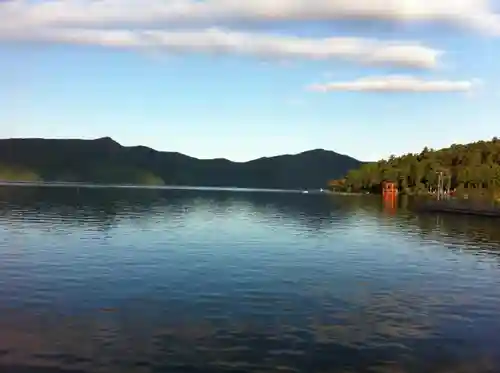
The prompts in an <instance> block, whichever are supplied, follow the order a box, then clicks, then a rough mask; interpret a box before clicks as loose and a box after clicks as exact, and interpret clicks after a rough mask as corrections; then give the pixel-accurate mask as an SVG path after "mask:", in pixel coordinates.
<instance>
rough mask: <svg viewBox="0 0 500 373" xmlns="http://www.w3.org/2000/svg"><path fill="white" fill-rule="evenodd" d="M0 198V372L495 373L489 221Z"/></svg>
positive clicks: (162, 197) (497, 285)
mask: <svg viewBox="0 0 500 373" xmlns="http://www.w3.org/2000/svg"><path fill="white" fill-rule="evenodd" d="M379 202H380V201H379V199H377V198H372V197H370V198H368V197H332V196H324V195H302V194H285V193H283V194H280V193H253V192H238V193H235V192H227V191H226V192H220V191H219V192H217V191H186V190H182V191H175V190H163V191H155V190H114V189H95V190H92V189H83V188H81V189H80V190H77V189H74V188H28V187H26V188H25V187H21V188H20V187H2V188H0V208H1V216H0V372H15V373H18V372H36V373H39V372H47V373H49V372H54V373H55V372H70V371H71V372H120V373H126V372H188V373H198V372H200V373H201V372H233V373H236V372H307V373H313V372H321V373H326V372H346V373H347V372H418V373H422V372H439V373H444V372H450V373H451V372H471V373H472V372H474V373H482V372H500V347H499V346H500V260H499V259H500V256H499V253H500V230H499V229H498V227H499V222H498V220H489V219H479V218H472V217H456V216H444V215H443V216H436V215H421V216H417V215H414V214H411V213H409V212H407V211H405V210H404V209H402V208H400V209H398V210H396V211H394V210H391V209H385V208H384V207H383V206H381V204H380V203H379Z"/></svg>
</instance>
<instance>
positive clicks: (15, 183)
mask: <svg viewBox="0 0 500 373" xmlns="http://www.w3.org/2000/svg"><path fill="white" fill-rule="evenodd" d="M1 186H19V187H47V188H48V187H54V188H55V187H58V188H106V189H109V188H120V189H157V190H200V191H228V192H230V191H234V192H274V193H301V194H302V193H304V192H305V191H306V189H270V188H242V187H222V186H221V187H215V186H213V187H203V186H188V185H136V184H98V183H86V182H69V181H51V182H46V181H40V182H36V181H0V187H1ZM307 194H315V195H316V194H326V195H345V196H359V195H364V193H349V192H334V191H330V190H327V189H309V190H307Z"/></svg>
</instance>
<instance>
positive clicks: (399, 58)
mask: <svg viewBox="0 0 500 373" xmlns="http://www.w3.org/2000/svg"><path fill="white" fill-rule="evenodd" d="M2 37H3V38H4V39H8V40H14V41H18V42H19V41H38V42H45V43H69V44H77V45H99V46H103V47H111V48H133V49H144V48H147V49H150V50H155V51H163V52H168V53H186V52H192V53H220V54H239V55H249V56H255V57H262V58H277V59H292V58H302V59H313V60H314V59H316V60H330V59H344V60H348V61H357V62H359V63H363V64H371V65H381V64H386V65H394V66H403V67H412V68H422V69H430V68H433V67H436V66H437V64H438V57H439V56H440V54H441V52H440V51H437V50H435V49H432V48H429V47H426V46H423V45H420V44H418V43H410V42H381V41H377V40H372V39H363V38H324V39H315V38H301V37H293V36H285V35H279V34H266V33H245V32H234V31H228V30H223V29H217V28H211V29H206V30H192V31H186V30H181V31H163V30H121V29H120V30H114V29H112V30H107V29H106V30H103V29H99V30H95V29H75V28H64V29H61V28H43V29H19V30H17V29H12V28H11V29H9V30H7V29H6V28H4V32H3V33H1V32H0V39H1V38H2Z"/></svg>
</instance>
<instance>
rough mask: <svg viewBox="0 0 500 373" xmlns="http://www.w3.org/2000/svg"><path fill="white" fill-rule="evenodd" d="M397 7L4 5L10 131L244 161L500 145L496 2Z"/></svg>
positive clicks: (294, 1) (2, 62)
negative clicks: (496, 141) (484, 142)
mask: <svg viewBox="0 0 500 373" xmlns="http://www.w3.org/2000/svg"><path fill="white" fill-rule="evenodd" d="M273 1H275V2H274V3H273ZM395 3H396V2H394V1H390V0H381V1H379V2H377V3H376V4H377V7H378V8H374V7H373V2H369V1H368V0H350V1H348V0H345V1H342V0H336V1H327V0H323V1H315V0H308V1H306V0H303V1H301V0H266V1H263V0H255V2H252V3H251V4H250V3H249V4H247V5H245V6H242V5H241V4H243V3H242V2H241V1H236V0H205V1H194V0H163V1H162V0H142V1H141V2H138V0H121V1H118V0H101V1H100V2H98V3H94V4H93V5H92V4H91V2H90V1H89V0H81V1H75V0H66V1H64V2H58V1H55V0H54V1H43V0H37V1H35V0H31V1H26V0H11V1H6V2H3V3H1V4H0V100H1V101H0V102H2V110H0V137H2V138H6V137H50V138H97V137H103V136H110V137H112V138H114V139H115V140H117V141H118V142H120V143H121V144H123V145H146V146H150V147H153V148H155V149H158V150H167V151H179V152H182V153H185V154H188V155H191V156H196V157H200V158H216V157H225V158H228V159H231V160H238V161H244V160H249V159H252V158H257V157H261V156H272V155H277V154H284V153H297V152H300V151H304V150H309V149H315V148H324V149H329V150H334V151H337V152H340V153H344V154H349V155H351V156H354V157H356V158H359V159H362V160H376V159H379V158H382V157H387V156H389V155H390V154H401V153H406V152H416V151H419V150H421V149H422V148H423V147H424V146H426V145H427V146H431V147H435V148H439V147H443V146H447V145H450V144H451V143H460V142H469V141H473V140H479V139H489V138H491V137H493V136H498V135H500V109H498V108H499V107H500V106H499V105H498V102H499V99H500V94H499V89H500V88H499V87H500V84H499V83H500V79H499V76H500V74H499V73H500V71H499V70H500V67H499V66H500V65H499V64H498V63H497V62H496V61H499V60H500V42H499V39H500V38H499V37H498V35H499V34H500V21H499V20H497V15H496V13H495V6H496V5H497V4H495V3H488V2H486V1H483V2H481V1H477V0H474V1H473V0H441V2H439V4H438V5H436V4H433V2H430V1H429V0H421V1H417V0H413V1H410V0H398V2H397V5H395ZM434 3H436V1H434ZM96 4H97V5H96ZM269 4H274V5H269ZM201 6H203V8H200V7H201ZM341 38H347V39H341Z"/></svg>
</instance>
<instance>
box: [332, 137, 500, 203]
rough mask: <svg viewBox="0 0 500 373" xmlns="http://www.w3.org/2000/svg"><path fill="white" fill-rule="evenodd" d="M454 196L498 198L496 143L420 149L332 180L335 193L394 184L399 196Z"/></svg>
mask: <svg viewBox="0 0 500 373" xmlns="http://www.w3.org/2000/svg"><path fill="white" fill-rule="evenodd" d="M440 175H441V177H442V178H443V182H444V188H445V189H446V190H449V191H456V192H457V193H467V194H471V193H473V194H474V193H476V194H483V195H491V196H494V197H495V198H498V196H499V195H500V140H499V139H498V138H496V137H494V138H493V139H491V140H490V141H477V142H474V143H470V144H463V145H462V144H453V145H451V146H450V147H448V148H443V149H439V150H434V149H429V148H427V147H426V148H424V149H423V150H422V151H421V152H420V153H416V154H412V153H408V154H405V155H402V156H399V157H396V156H391V157H389V158H388V159H384V160H380V161H378V162H370V163H365V164H363V165H362V166H361V167H359V168H357V169H353V170H351V171H349V172H348V173H347V175H346V177H345V178H344V179H341V180H333V181H331V182H330V187H331V188H332V189H336V190H348V191H366V192H370V193H380V192H381V183H382V182H384V181H391V182H394V183H396V185H397V186H398V189H399V191H400V192H401V193H403V194H410V195H412V194H427V193H429V191H432V190H435V189H436V188H437V187H438V178H439V177H440Z"/></svg>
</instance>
